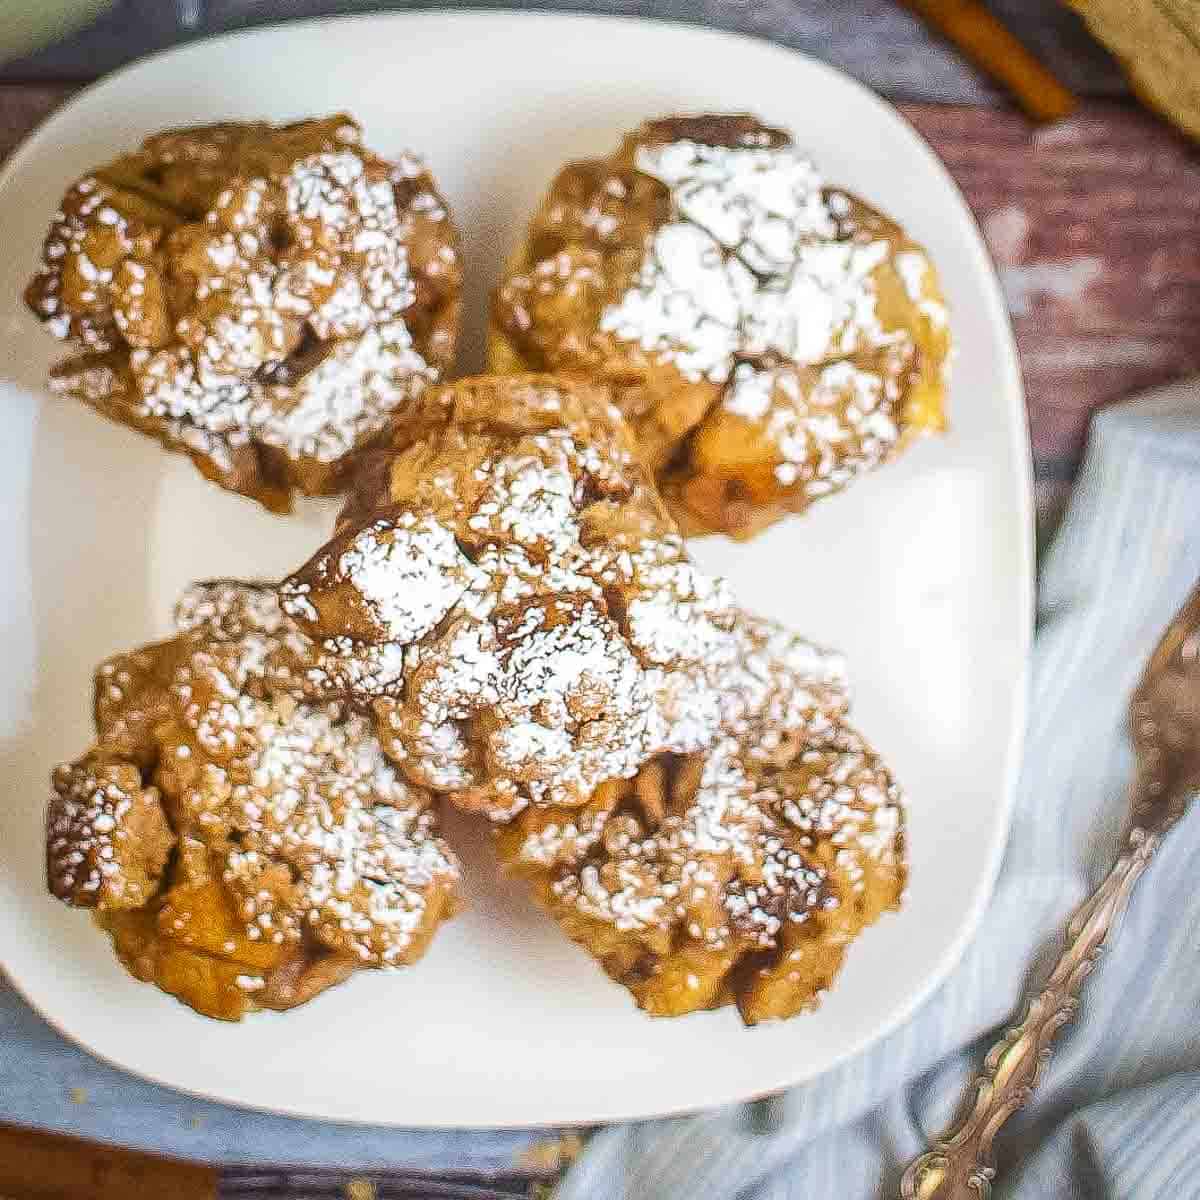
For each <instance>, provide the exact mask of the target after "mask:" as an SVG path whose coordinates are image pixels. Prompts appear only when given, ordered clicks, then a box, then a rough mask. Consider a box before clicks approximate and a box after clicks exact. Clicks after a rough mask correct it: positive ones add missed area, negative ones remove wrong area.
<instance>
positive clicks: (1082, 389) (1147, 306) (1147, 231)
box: [0, 0, 1200, 1200]
mask: <svg viewBox="0 0 1200 1200" xmlns="http://www.w3.org/2000/svg"><path fill="white" fill-rule="evenodd" d="M4 3H5V0H0V21H2V20H3V13H2V10H3V5H4ZM399 7H405V8H422V7H429V5H427V4H425V3H421V2H418V3H409V4H402V3H393V4H370V3H366V2H363V0H340V2H338V0H333V2H329V0H324V2H322V0H176V3H175V4H172V3H170V2H168V0H116V3H115V5H114V8H113V10H112V11H111V13H110V14H109V15H107V16H106V17H104V18H102V19H101V20H100V21H99V22H98V23H97V24H96V25H95V26H94V27H93V28H92V29H90V30H88V31H86V32H84V33H83V34H80V35H78V36H76V37H74V38H71V39H69V40H68V41H66V42H64V43H62V44H61V45H59V46H57V47H54V48H52V49H50V50H47V51H43V52H42V53H40V54H37V55H34V56H32V57H30V58H26V59H23V60H21V61H19V62H16V63H11V64H9V65H8V66H7V67H4V68H3V69H0V158H2V157H4V156H5V155H7V154H8V153H9V152H10V151H11V150H12V149H13V148H14V147H15V146H16V145H17V144H18V143H19V142H20V141H21V139H22V138H23V137H24V135H25V134H26V133H27V132H28V131H29V130H31V129H32V128H33V127H34V126H35V125H37V124H38V122H40V121H41V120H42V119H43V118H44V117H45V116H46V115H47V114H49V113H50V112H52V111H53V110H54V109H55V108H56V107H57V106H58V105H59V104H61V103H62V102H63V101H64V100H65V99H66V98H67V97H69V96H70V95H71V94H72V93H73V92H74V91H75V90H76V89H77V88H78V87H79V86H81V85H82V84H83V83H85V82H86V81H88V80H90V79H93V78H95V77H96V76H97V75H98V74H101V73H103V72H104V71H107V70H109V69H111V68H113V67H115V66H118V65H120V64H121V63H123V62H126V61H128V60H129V59H131V58H134V57H137V56H138V55H140V54H143V53H146V52H148V51H150V50H154V49H159V48H161V47H163V46H166V45H170V44H172V43H175V42H178V41H181V40H184V39H186V38H189V37H194V36H198V35H201V34H204V33H211V32H216V31H219V30H222V29H228V28H235V27H240V26H244V25H249V24H257V23H261V22H264V21H270V20H280V19H284V18H288V17H295V16H309V15H314V14H316V13H330V12H352V11H362V10H363V9H366V8H399ZM442 7H499V5H496V4H489V3H487V2H486V0H484V3H480V2H479V0H469V2H468V3H463V0H448V2H446V0H443V4H442ZM528 7H547V8H565V9H571V8H574V9H584V10H587V11H591V12H612V13H620V14H624V15H640V16H650V17H655V18H660V19H668V20H672V19H673V20H688V21H691V22H693V23H703V24H708V25H713V26H717V27H721V28H726V29H732V30H738V31H741V32H745V33H751V34H756V35H759V36H763V37H768V38H771V39H773V40H775V41H778V42H781V43H783V44H785V45H789V46H794V47H796V48H798V49H802V50H805V51H807V52H809V53H813V54H815V55H817V56H819V57H822V58H824V59H826V60H828V61H830V62H833V63H835V64H836V65H838V66H840V67H842V68H844V69H845V70H847V71H849V72H850V73H851V74H853V75H855V76H857V77H858V78H860V79H862V80H864V81H865V82H866V83H868V84H870V85H872V86H873V87H875V88H877V89H879V90H880V91H882V92H884V93H885V94H887V95H889V96H890V97H891V98H893V99H895V100H897V101H899V102H900V106H901V108H902V110H903V111H904V113H905V115H906V116H908V118H909V119H910V120H911V121H912V122H913V123H914V124H915V125H916V126H917V128H918V129H919V130H920V131H921V132H922V133H923V134H924V136H925V137H926V138H927V139H928V140H929V141H930V142H931V143H932V145H933V147H934V148H935V149H936V150H937V152H938V153H939V154H940V155H941V156H942V158H943V159H944V160H945V162H946V163H947V165H948V167H949V168H950V170H951V172H952V173H953V174H954V176H955V178H956V179H957V181H958V183H959V185H960V186H961V187H962V189H963V191H964V193H965V194H966V197H967V199H968V201H969V203H970V204H971V206H972V208H973V209H974V211H975V213H976V215H977V217H978V219H979V221H980V224H981V226H982V227H983V230H984V233H985V235H986V237H987V240H988V244H989V246H990V247H991V250H992V253H993V255H994V256H995V259H996V263H997V266H998V268H999V270H1000V276H1001V280H1002V282H1003V284H1004V288H1005V291H1006V294H1007V297H1008V303H1009V308H1010V311H1011V313H1012V317H1013V324H1014V327H1015V330H1016V336H1017V343H1018V347H1019V349H1020V353H1021V360H1022V366H1023V370H1024V374H1025V384H1026V389H1027V395H1028V400H1029V414H1030V426H1031V435H1032V445H1033V454H1034V463H1035V469H1036V475H1037V487H1038V508H1039V518H1040V519H1041V522H1042V525H1043V527H1044V528H1045V527H1048V526H1049V525H1051V524H1052V523H1053V521H1054V519H1055V516H1056V514H1057V512H1058V510H1059V508H1060V506H1061V503H1062V500H1063V498H1064V497H1065V495H1066V492H1067V490H1068V488H1069V486H1070V481H1071V479H1072V477H1073V475H1074V472H1075V469H1076V466H1077V464H1078V460H1079V455H1080V451H1081V448H1082V445H1083V441H1084V437H1085V433H1086V429H1087V422H1088V416H1089V414H1090V413H1091V411H1092V410H1093V409H1094V408H1096V407H1097V406H1098V405H1103V404H1107V403H1111V402H1112V401H1114V400H1118V399H1120V398H1121V397H1123V396H1126V395H1128V394H1130V393H1131V392H1133V391H1136V390H1138V389H1140V388H1144V387H1147V386H1150V385H1153V384H1157V383H1162V382H1165V381H1167V380H1171V379H1175V378H1178V377H1180V376H1183V375H1187V374H1191V373H1200V153H1198V152H1197V149H1196V148H1195V147H1193V146H1192V145H1191V144H1189V143H1186V142H1185V141H1184V140H1183V139H1182V137H1180V136H1179V135H1178V134H1176V133H1175V132H1173V131H1172V130H1171V129H1169V128H1168V127H1167V126H1165V125H1164V124H1163V123H1161V122H1160V121H1159V120H1157V119H1156V118H1154V117H1152V116H1150V115H1148V114H1147V113H1145V112H1144V111H1142V110H1141V109H1140V108H1138V107H1137V106H1136V105H1135V104H1134V102H1133V101H1132V99H1131V98H1130V96H1129V92H1128V89H1127V88H1126V86H1125V84H1124V81H1123V79H1122V77H1121V74H1120V72H1119V71H1118V70H1117V68H1116V67H1115V65H1114V64H1113V63H1112V61H1111V60H1110V59H1109V58H1108V57H1107V55H1106V54H1105V53H1104V52H1103V51H1102V50H1100V49H1099V47H1097V46H1096V45H1095V44H1094V43H1093V42H1092V41H1091V40H1090V39H1089V38H1088V36H1087V35H1086V33H1085V32H1084V31H1083V29H1082V27H1081V26H1080V25H1079V23H1078V21H1077V20H1076V19H1075V18H1074V17H1073V16H1072V15H1071V14H1070V13H1069V12H1067V11H1066V9H1064V8H1061V7H1059V6H1057V5H1056V4H1053V3H1051V2H1050V0H993V4H992V7H993V8H994V9H995V10H996V11H997V13H999V14H1000V15H1001V16H1002V17H1004V18H1005V19H1006V20H1007V21H1008V22H1009V24H1010V25H1011V27H1012V28H1013V29H1014V31H1016V32H1017V33H1018V34H1019V35H1020V36H1022V38H1023V39H1024V40H1025V41H1026V42H1027V44H1029V45H1030V46H1031V48H1033V49H1034V50H1036V51H1037V52H1038V53H1039V55H1040V56H1041V57H1042V58H1043V60H1044V61H1046V62H1047V63H1048V64H1049V65H1050V66H1051V67H1052V68H1053V69H1054V70H1055V72H1056V73H1057V74H1058V75H1059V76H1060V78H1062V79H1063V81H1064V82H1066V83H1067V84H1068V85H1070V86H1071V87H1072V88H1073V89H1074V90H1076V91H1077V92H1078V93H1079V94H1080V95H1081V96H1083V97H1085V103H1084V105H1083V106H1082V108H1081V109H1080V111H1079V113H1078V115H1076V116H1075V117H1073V118H1072V119H1071V120H1069V121H1067V122H1065V123H1063V124H1061V125H1058V126H1055V127H1052V128H1049V129H1044V130H1038V131H1034V130H1033V129H1031V127H1030V126H1029V125H1028V124H1027V122H1026V121H1025V120H1024V119H1023V118H1022V117H1021V116H1019V115H1018V114H1016V113H1015V112H1013V111H1012V109H1011V108H1010V107H1009V106H1008V105H1007V104H1006V103H1005V101H1004V99H1003V97H1001V96H1000V95H998V94H997V92H996V91H995V90H994V89H993V88H992V87H991V86H990V85H989V84H988V83H987V82H986V81H985V80H983V79H981V78H980V77H979V76H978V75H977V74H976V73H975V72H974V71H973V70H972V69H971V68H970V67H968V66H967V65H966V64H965V63H963V61H962V60H961V59H960V58H959V57H958V55H957V54H956V53H955V52H954V51H953V50H952V49H951V48H949V47H947V46H945V45H944V44H942V43H941V42H939V41H938V40H937V39H935V38H932V37H931V36H930V35H929V34H928V32H927V31H926V30H925V29H924V28H923V27H922V26H921V25H920V23H919V22H917V21H916V20H915V19H914V18H913V17H912V16H911V15H909V14H908V13H907V12H906V11H904V10H903V9H901V8H900V7H899V6H898V5H896V4H894V3H893V2H892V0H594V2H592V3H586V2H580V3H571V2H569V0H568V2H566V3H556V2H554V0H549V2H548V3H542V4H536V5H529V6H528ZM2 986H3V984H2V983H0V987H2ZM20 1049H21V1048H20V1047H17V1050H18V1052H19V1051H20ZM4 1115H5V1116H6V1117H8V1118H10V1119H22V1118H21V1117H20V1115H17V1114H11V1113H7V1112H5V1113H4ZM59 1127H60V1128H61V1127H62V1126H61V1125H60V1126H59ZM523 1153H524V1154H525V1157H522V1158H521V1159H520V1160H519V1161H516V1162H514V1163H512V1164H510V1167H509V1169H506V1170H504V1171H502V1172H501V1173H500V1174H499V1175H497V1174H495V1173H492V1174H490V1175H489V1177H488V1182H487V1184H483V1180H482V1179H480V1178H479V1177H478V1176H476V1177H475V1178H476V1182H477V1184H478V1185H482V1186H479V1188H478V1190H472V1191H471V1192H470V1194H471V1195H473V1196H477V1197H484V1196H487V1195H491V1196H515V1195H519V1194H523V1193H524V1192H525V1190H526V1187H527V1186H530V1185H532V1184H533V1183H534V1182H535V1181H536V1180H539V1179H542V1180H544V1179H546V1178H547V1177H550V1176H553V1174H554V1173H555V1171H556V1169H557V1168H558V1166H559V1165H560V1164H559V1158H558V1157H557V1156H558V1155H559V1150H558V1149H557V1143H555V1142H553V1141H549V1142H547V1143H545V1146H544V1148H542V1149H538V1153H539V1154H542V1155H543V1157H541V1158H536V1157H534V1158H531V1157H528V1155H529V1153H530V1152H529V1151H525V1152H523ZM567 1153H569V1151H568V1152H567ZM48 1163H52V1164H54V1167H53V1169H52V1168H51V1167H48V1166H47V1165H46V1164H48ZM450 1165H451V1163H450V1162H449V1161H448V1162H447V1164H446V1166H447V1167H449V1166H450ZM162 1170H166V1168H161V1166H160V1165H156V1164H155V1163H154V1162H153V1161H147V1160H144V1159H141V1158H136V1157H135V1158H132V1159H129V1158H124V1157H122V1156H115V1157H114V1156H113V1155H112V1154H111V1153H110V1152H108V1151H104V1150H101V1149H96V1148H89V1147H87V1146H84V1145H81V1144H79V1143H68V1142H67V1141H65V1140H64V1139H57V1138H55V1139H51V1140H49V1141H48V1140H46V1139H45V1137H43V1136H42V1135H28V1134H25V1133H18V1132H16V1131H13V1130H11V1129H5V1128H4V1127H3V1126H0V1198H2V1197H3V1195H4V1194H5V1193H10V1194H13V1195H17V1196H21V1197H26V1196H44V1197H51V1196H53V1197H59V1196H83V1195H86V1196H95V1197H109V1196H112V1197H114V1198H115V1197H120V1198H121V1200H125V1197H128V1196H130V1195H132V1194H134V1193H133V1192H131V1191H130V1188H131V1187H132V1186H133V1184H132V1182H131V1181H132V1180H138V1181H140V1182H141V1183H148V1182H149V1180H151V1179H153V1180H155V1182H156V1188H155V1190H156V1192H158V1191H161V1193H162V1194H164V1195H165V1194H167V1193H168V1192H170V1193H171V1194H172V1195H175V1194H178V1195H180V1196H193V1195H194V1196H197V1197H200V1196H213V1195H214V1194H215V1192H216V1190H217V1189H220V1190H221V1194H222V1195H225V1196H234V1195H242V1196H250V1195H254V1196H256V1197H267V1196H279V1197H282V1196H285V1195H292V1196H294V1195H299V1194H301V1192H302V1193H303V1194H304V1195H306V1196H308V1195H313V1196H315V1195H330V1196H333V1195H337V1194H341V1195H346V1196H352V1197H354V1200H359V1198H360V1197H367V1196H373V1195H375V1194H376V1189H378V1194H379V1195H380V1196H387V1195H409V1196H426V1195H430V1194H434V1193H433V1192H431V1191H429V1189H428V1187H427V1185H424V1184H421V1183H419V1182H416V1183H414V1182H411V1181H410V1182H409V1183H406V1182H405V1181H404V1180H402V1179H401V1178H400V1177H398V1176H395V1175H391V1176H388V1177H387V1178H386V1179H385V1178H383V1177H380V1176H372V1177H371V1179H370V1180H367V1179H362V1180H358V1181H353V1180H349V1179H348V1178H346V1177H340V1178H334V1177H332V1176H327V1177H322V1178H318V1177H317V1176H316V1175H314V1174H308V1173H306V1174H305V1175H304V1177H303V1179H302V1180H299V1179H298V1178H293V1177H290V1176H288V1175H287V1174H275V1173H274V1172H273V1170H272V1169H271V1168H264V1170H263V1171H257V1170H256V1171H253V1172H246V1171H234V1172H226V1173H225V1174H224V1175H223V1176H220V1177H218V1175H217V1173H216V1172H215V1171H212V1170H207V1169H206V1170H201V1171H198V1170H195V1169H192V1168H186V1167H181V1168H179V1169H178V1170H174V1171H173V1173H172V1172H168V1173H166V1174H162V1173H160V1171H162ZM51 1175H53V1178H51ZM425 1178H426V1179H428V1177H425ZM441 1178H442V1180H443V1182H442V1183H439V1184H438V1185H436V1186H437V1188H439V1189H442V1190H437V1191H436V1194H437V1195H444V1196H451V1195H456V1194H463V1195H465V1194H467V1193H466V1192H458V1191H456V1190H455V1187H454V1185H453V1184H451V1183H450V1182H449V1180H448V1179H446V1177H445V1176H442V1177H441ZM360 1185H361V1186H360ZM410 1186H411V1187H412V1188H413V1189H414V1190H409V1187H410ZM297 1189H300V1190H299V1191H298V1190H297ZM135 1190H136V1189H135Z"/></svg>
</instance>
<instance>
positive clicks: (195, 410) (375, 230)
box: [25, 115, 461, 511]
mask: <svg viewBox="0 0 1200 1200" xmlns="http://www.w3.org/2000/svg"><path fill="white" fill-rule="evenodd" d="M460 286H461V266H460V262H459V253H458V237H457V234H456V232H455V229H454V227H453V225H452V224H451V221H450V218H449V215H448V212H447V209H446V204H445V202H444V201H443V200H442V198H441V197H440V196H439V195H438V193H437V189H436V187H435V186H434V183H433V179H432V177H431V176H430V174H429V172H428V171H427V170H426V168H425V167H424V166H423V165H422V164H421V163H420V162H418V161H417V160H416V159H414V158H411V157H407V156H405V157H401V158H400V159H398V160H397V161H395V162H389V161H386V160H384V159H382V158H380V157H378V156H377V155H375V154H374V153H372V152H371V151H370V150H367V149H366V148H365V147H364V146H363V145H362V142H361V140H360V131H359V127H358V125H357V124H356V123H355V121H354V120H353V119H352V118H350V117H348V116H345V115H337V116H333V117H327V118H324V119H320V120H310V121H301V122H298V123H297V124H294V125H284V126H272V125H266V124H261V123H252V124H244V125H240V124H225V125H210V126H202V127H197V128H193V129H179V130H170V131H167V132H165V133H160V134H156V135H155V136H153V137H149V138H147V139H146V141H145V142H143V144H142V146H141V149H139V150H137V151H135V152H133V153H131V154H126V155H124V156H123V157H121V158H119V159H117V160H116V161H115V162H112V163H109V164H108V165H106V166H103V167H100V168H98V169H97V170H95V171H94V172H92V173H90V174H88V175H86V176H84V178H82V179H81V180H79V182H78V183H76V184H75V185H74V186H73V187H72V188H71V189H70V191H68V192H67V194H66V196H65V197H64V199H63V202H62V209H61V211H60V212H58V213H57V214H56V215H55V218H54V220H53V222H52V224H51V226H50V231H49V233H48V234H47V236H46V241H45V245H44V247H43V251H42V265H41V267H40V269H39V270H38V272H37V274H36V275H35V276H34V278H33V280H32V281H31V283H30V284H29V287H28V288H27V290H26V293H25V298H26V302H27V303H28V305H29V307H30V308H31V309H32V310H33V312H34V313H35V314H36V315H37V316H38V317H39V318H41V320H42V321H43V322H44V323H45V324H46V326H47V328H48V329H49V330H50V331H51V332H52V333H53V334H54V335H55V336H56V337H59V338H61V339H63V340H66V341H68V342H70V343H72V344H73V346H74V347H75V349H76V350H77V351H78V353H77V354H76V355H75V356H74V357H72V358H69V359H67V360H66V361H65V362H63V363H61V364H60V365H59V366H57V367H56V368H55V369H54V371H53V372H52V375H51V380H50V382H51V386H52V388H53V389H54V390H56V391H59V392H64V393H67V394H70V395H72V396H75V397H77V398H78V399H80V400H82V401H84V403H86V404H89V405H91V406H92V407H93V408H95V409H96V410H97V411H99V412H101V413H102V414H104V415H105V416H107V417H110V418H112V419H113V420H115V421H120V422H121V423H123V424H126V425H130V426H132V427H133V428H135V429H138V430H140V431H142V432H143V433H148V434H150V435H152V436H154V437H157V438H158V439H159V440H160V441H161V442H162V443H163V444H164V445H165V446H167V447H168V448H170V449H173V450H180V451H183V452H185V453H187V454H189V455H190V456H191V457H192V459H193V460H194V462H195V463H196V465H197V467H199V469H200V470H201V472H202V473H203V474H204V475H205V476H207V477H208V478H209V479H211V480H213V481H214V482H216V483H219V484H220V485H221V486H222V487H225V488H228V489H229V490H231V491H235V492H241V493H242V494H244V495H247V496H251V497H253V498H254V499H256V500H258V501H260V502H261V503H262V504H264V505H265V506H266V507H267V508H270V509H274V510H278V511H286V510H287V509H288V508H289V507H290V503H291V496H292V493H293V490H295V491H300V492H303V493H305V494H307V495H320V494H324V493H328V492H333V491H337V490H339V489H340V487H341V483H342V475H343V472H344V470H345V467H346V462H347V458H348V456H350V455H352V453H353V452H354V451H355V450H356V449H357V448H359V447H360V446H362V445H363V444H364V443H366V442H369V441H370V440H371V439H372V438H374V437H375V436H377V435H378V434H379V433H380V431H381V430H382V429H383V427H384V426H385V425H386V424H387V422H388V421H389V419H391V418H392V417H393V416H394V415H395V414H397V413H399V412H403V410H404V409H405V408H406V406H407V405H409V404H410V403H411V401H412V400H413V398H414V397H415V396H416V395H417V394H419V393H420V391H421V390H422V389H423V388H425V387H426V386H427V385H428V384H429V383H431V382H432V381H434V380H436V379H437V378H438V377H439V376H440V375H441V374H442V373H443V372H444V371H445V370H446V369H447V367H448V366H449V364H450V362H451V360H452V358H453V353H454V345H455V340H456V337H457V333H458V319H459V293H460Z"/></svg>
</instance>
